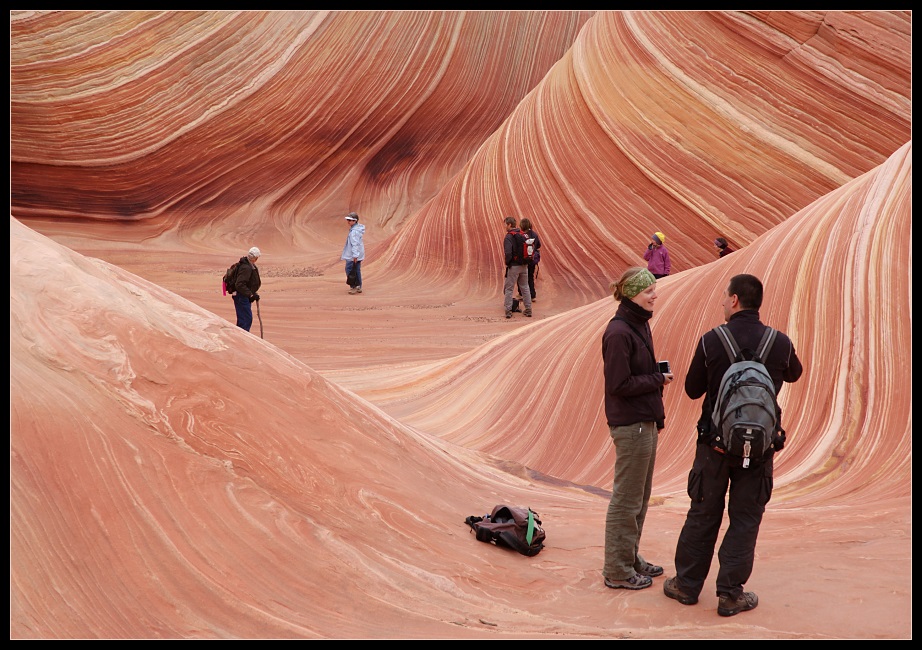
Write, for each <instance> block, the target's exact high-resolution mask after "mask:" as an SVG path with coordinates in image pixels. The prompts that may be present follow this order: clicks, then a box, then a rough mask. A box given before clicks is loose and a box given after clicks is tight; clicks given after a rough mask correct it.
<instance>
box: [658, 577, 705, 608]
mask: <svg viewBox="0 0 922 650" xmlns="http://www.w3.org/2000/svg"><path fill="white" fill-rule="evenodd" d="M663 593H664V594H666V595H667V596H669V597H670V598H672V599H673V600H677V601H679V602H680V603H682V604H683V605H694V604H695V603H697V602H698V597H697V596H692V595H691V594H686V593H685V592H684V591H682V590H681V589H679V585H678V584H676V579H675V578H669V580H667V581H666V582H664V583H663Z"/></svg>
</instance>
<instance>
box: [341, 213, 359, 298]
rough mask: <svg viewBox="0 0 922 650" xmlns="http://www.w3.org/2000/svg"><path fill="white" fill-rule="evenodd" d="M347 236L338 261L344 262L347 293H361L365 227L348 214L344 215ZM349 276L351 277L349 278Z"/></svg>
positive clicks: (357, 218) (354, 214)
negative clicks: (347, 226) (347, 225)
mask: <svg viewBox="0 0 922 650" xmlns="http://www.w3.org/2000/svg"><path fill="white" fill-rule="evenodd" d="M346 223H348V224H349V234H348V235H346V245H345V246H343V254H342V257H340V259H342V260H346V281H347V282H348V284H349V293H350V294H353V295H354V294H357V293H362V260H364V259H365V225H364V224H360V223H359V215H358V214H357V213H355V212H350V213H349V214H347V215H346ZM350 276H351V277H350Z"/></svg>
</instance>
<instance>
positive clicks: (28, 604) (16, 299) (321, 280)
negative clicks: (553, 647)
mask: <svg viewBox="0 0 922 650" xmlns="http://www.w3.org/2000/svg"><path fill="white" fill-rule="evenodd" d="M10 37H11V38H10V73H11V74H10V78H11V84H10V89H11V93H10V112H11V125H10V126H11V129H10V130H11V134H10V181H11V183H10V185H11V187H10V276H11V277H10V638H11V639H76V638H81V639H99V638H112V639H144V638H152V639H167V638H176V639H264V638H265V639H313V638H317V639H321V638H322V639H402V638H407V639H426V638H428V639H479V638H516V639H525V638H541V639H602V638H616V639H629V638H634V639H685V638H692V639H732V638H765V639H768V638H772V639H842V638H857V639H906V638H911V637H912V550H911V545H912V497H911V495H912V398H911V382H912V379H911V377H912V375H911V367H912V364H911V358H912V307H911V306H912V248H911V243H910V242H911V235H912V201H911V196H912V140H911V133H912V102H911V72H912V68H911V59H910V56H911V44H912V15H911V12H904V11H870V12H841V11H805V12H782V11H753V12H736V11H734V12H566V11H553V12H541V11H521V12H505V11H483V12H460V11H458V12H454V11H448V12H434V11H433V12H430V11H422V12H375V11H368V12H330V11H301V12H281V11H265V12H260V11H240V12H237V11H184V12H168V11H121V12H104V11H101V12H85V11H68V12H54V11H11V12H10ZM351 210H355V211H357V212H358V213H359V214H360V215H361V217H362V223H364V224H365V225H366V227H367V234H366V244H367V250H368V255H367V259H366V262H365V264H364V268H363V273H364V275H365V281H364V284H365V290H364V292H363V293H362V294H361V295H348V294H347V287H346V285H345V282H344V280H345V278H344V273H343V269H342V262H341V261H340V260H339V256H340V253H341V250H342V245H343V242H344V240H345V235H346V229H347V227H348V226H347V224H346V222H345V221H344V220H343V215H344V214H345V213H347V212H349V211H351ZM507 214H509V215H513V216H516V217H525V216H527V217H529V218H530V219H531V220H532V222H533V223H534V226H535V228H536V230H538V232H539V233H540V234H541V237H542V240H543V241H544V245H545V249H544V251H543V252H544V256H543V259H542V262H541V265H540V273H539V279H538V300H537V301H536V303H535V306H534V317H533V318H531V319H526V318H522V317H521V316H520V315H517V317H516V318H515V319H513V320H511V321H508V320H506V319H505V318H503V312H502V305H501V301H502V296H501V280H502V273H503V264H502V259H501V254H500V245H501V239H502V235H503V227H502V218H503V217H504V216H505V215H507ZM653 231H662V232H664V233H666V236H667V246H668V247H669V249H670V253H671V256H672V261H673V274H672V275H671V276H670V277H668V278H665V279H663V280H661V281H660V282H659V283H658V290H659V295H660V298H659V301H658V303H657V308H656V313H655V316H654V318H653V320H652V321H651V322H652V325H653V333H654V339H655V342H656V348H657V353H658V355H659V356H660V357H661V358H668V359H670V360H671V361H672V365H673V368H674V369H675V371H676V375H677V381H676V382H675V383H674V384H672V385H671V386H670V387H668V388H667V389H666V393H665V398H666V410H667V421H666V428H665V429H664V430H663V432H662V434H661V437H660V446H659V450H658V456H657V472H656V476H655V479H654V495H653V498H652V501H651V508H650V512H649V515H648V517H647V523H646V528H645V531H644V536H643V539H642V542H641V549H642V551H643V553H644V555H645V556H646V557H648V558H649V559H651V560H653V561H655V562H658V563H660V564H662V565H664V567H665V568H666V575H667V576H670V575H673V574H674V564H673V557H674V552H675V544H676V540H677V538H678V533H679V530H680V529H681V526H682V523H683V521H684V516H685V511H686V510H687V506H688V498H687V496H686V494H685V480H686V476H687V472H688V469H689V467H690V464H691V457H692V453H693V445H694V436H693V427H694V423H695V421H696V420H697V417H698V412H699V409H700V404H699V403H698V402H692V401H691V400H690V399H688V398H687V397H686V396H685V395H684V392H683V390H682V381H683V380H684V375H685V371H686V369H687V367H688V362H689V360H690V358H691V354H692V350H693V347H694V345H695V342H696V340H697V337H698V336H699V335H700V334H701V333H702V332H703V331H705V330H706V329H707V328H710V327H712V326H714V325H716V324H718V323H719V322H720V320H721V318H722V312H721V310H720V293H721V291H722V290H723V289H724V288H725V286H726V283H727V281H728V280H729V278H730V277H731V276H732V275H734V274H736V273H743V272H745V273H755V274H757V275H758V276H760V277H761V278H762V279H763V281H764V282H765V286H766V299H765V303H764V305H763V307H762V310H761V314H762V317H763V319H764V320H766V321H767V322H769V323H770V324H772V325H774V326H776V327H779V328H781V329H783V330H785V331H786V332H787V333H789V334H790V336H791V337H792V339H793V340H794V342H795V345H796V347H797V350H798V354H799V355H800V357H801V359H802V360H803V362H804V365H805V372H804V376H803V378H802V379H801V380H800V381H799V382H798V383H796V384H793V385H789V386H786V387H785V389H784V391H783V392H782V394H781V402H782V406H783V408H784V411H785V418H786V420H785V422H786V428H787V429H788V431H789V434H790V435H789V442H788V445H787V447H786V449H785V450H784V451H783V452H782V453H781V454H780V455H779V456H778V458H777V461H776V475H775V492H774V495H773V498H772V501H771V503H770V504H769V506H768V510H767V512H766V515H765V518H764V520H763V524H762V528H761V532H760V537H759V543H758V547H757V549H756V563H755V570H754V573H753V575H752V578H751V579H750V581H749V582H748V583H747V589H752V590H754V591H756V592H757V593H758V594H759V597H760V604H759V607H758V608H757V609H756V610H754V611H752V612H747V613H745V614H741V615H739V616H737V617H733V618H721V617H719V616H718V615H717V613H716V605H717V599H716V596H715V595H714V593H713V580H714V576H715V574H716V559H715V569H714V570H712V575H711V576H710V577H709V581H708V586H707V587H706V588H705V591H704V592H703V593H702V595H701V601H700V602H699V603H698V604H697V605H696V606H694V607H684V606H682V605H680V604H678V603H677V602H675V601H672V600H669V599H667V598H666V597H665V596H664V595H663V593H662V579H661V578H657V579H656V581H655V584H654V587H653V588H652V589H648V590H644V591H640V592H625V591H613V590H610V589H606V588H605V587H604V585H603V583H602V578H601V573H600V571H601V565H602V543H603V527H604V518H605V510H606V507H607V503H608V490H609V489H610V483H611V478H612V468H613V464H614V451H613V449H612V446H611V442H610V437H609V435H608V430H607V426H606V423H605V418H604V414H603V411H602V379H601V355H600V337H601V333H602V331H603V329H604V327H605V325H606V323H607V321H608V319H609V318H610V317H611V316H612V314H613V312H614V309H615V303H614V302H613V300H612V298H611V295H610V292H609V289H608V285H609V282H610V281H611V280H613V279H614V278H616V277H617V276H618V275H619V274H620V272H621V271H622V270H623V269H624V268H626V267H627V266H630V265H634V264H642V263H643V261H642V258H641V253H642V252H643V249H644V248H645V247H646V243H647V241H648V238H649V235H650V234H651V233H652V232H653ZM716 236H724V237H726V238H727V239H728V240H729V241H730V242H731V245H732V246H733V247H734V248H736V249H737V252H735V253H733V254H732V255H730V256H728V257H725V258H722V259H719V260H718V259H717V256H716V253H715V249H714V247H713V246H712V243H711V242H712V241H713V239H714V237H716ZM252 245H257V246H259V247H260V248H261V249H262V251H263V256H262V257H261V258H260V260H259V266H260V270H261V273H262V278H263V288H262V289H261V290H260V294H261V296H262V300H261V301H260V303H259V308H258V310H257V314H256V316H257V321H256V322H255V323H254V326H253V328H252V331H251V332H245V331H243V330H241V329H239V328H237V327H236V326H235V325H234V311H233V307H232V304H231V301H230V299H229V298H228V297H226V296H223V295H222V292H221V291H220V277H221V274H222V273H223V271H224V269H225V268H226V267H227V265H228V264H230V262H232V261H234V259H236V258H238V257H239V256H240V255H242V254H243V252H244V251H246V249H248V248H249V247H250V246H252ZM502 502H508V503H513V504H519V505H528V506H530V507H532V508H533V509H534V510H536V511H537V512H538V513H539V515H540V516H541V519H542V521H543V524H544V527H545V529H546V530H547V537H548V539H547V547H546V548H545V549H544V550H543V551H542V552H541V554H539V555H538V556H536V557H534V558H526V557H524V556H520V555H517V554H515V553H513V552H506V551H504V550H502V549H498V548H496V547H493V546H489V545H486V544H482V543H480V542H477V541H476V540H475V538H474V536H473V534H472V533H471V531H470V530H469V529H468V528H467V526H465V524H464V518H465V517H466V516H468V515H473V514H479V515H482V514H484V513H485V512H488V511H489V510H490V509H491V508H492V507H493V505H495V504H497V503H502Z"/></svg>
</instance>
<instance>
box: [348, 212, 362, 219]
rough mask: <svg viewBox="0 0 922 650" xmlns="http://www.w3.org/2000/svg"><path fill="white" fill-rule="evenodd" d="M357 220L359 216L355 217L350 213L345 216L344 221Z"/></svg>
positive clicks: (354, 214) (355, 215) (353, 213)
mask: <svg viewBox="0 0 922 650" xmlns="http://www.w3.org/2000/svg"><path fill="white" fill-rule="evenodd" d="M358 220H359V215H357V214H356V213H355V212H350V213H349V214H347V215H346V221H358Z"/></svg>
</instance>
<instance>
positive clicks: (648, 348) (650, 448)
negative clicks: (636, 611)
mask: <svg viewBox="0 0 922 650" xmlns="http://www.w3.org/2000/svg"><path fill="white" fill-rule="evenodd" d="M611 289H612V295H613V296H614V298H615V300H616V301H618V302H619V303H620V304H619V305H618V310H617V311H616V312H615V317H614V318H612V319H611V320H610V321H609V322H608V327H606V328H605V332H604V334H602V362H603V374H604V378H605V418H606V420H607V421H608V428H609V433H610V434H611V439H612V442H613V443H614V445H615V479H614V483H613V486H612V492H611V501H610V502H609V504H608V514H607V516H606V519H605V564H604V567H603V569H602V575H603V577H604V579H605V586H606V587H610V588H611V589H633V590H636V589H645V588H647V587H649V586H651V585H652V584H653V578H654V577H656V576H661V575H663V567H661V566H657V565H655V564H651V563H649V562H647V561H646V560H645V559H644V558H643V557H642V556H641V555H640V553H639V549H640V536H641V533H643V524H644V519H645V518H646V516H647V506H648V504H649V502H650V494H651V493H652V491H653V466H654V463H655V462H656V446H657V442H658V440H659V430H660V429H662V428H663V427H664V426H665V422H666V412H665V407H664V406H663V387H664V386H665V385H666V384H668V383H670V382H671V381H672V379H673V375H672V373H671V372H665V373H664V372H660V366H659V364H658V362H657V358H656V354H655V353H654V352H653V333H652V331H651V330H650V324H649V320H650V319H651V318H652V317H653V304H654V303H655V302H656V278H654V277H653V274H652V273H650V271H648V270H647V269H645V268H643V267H642V266H635V267H631V268H629V269H628V270H626V271H625V272H624V274H622V276H621V279H620V280H618V282H616V283H612V285H611Z"/></svg>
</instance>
